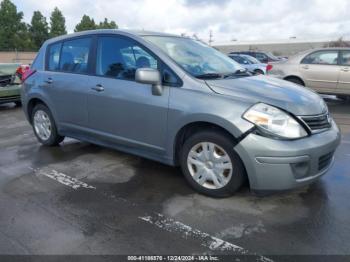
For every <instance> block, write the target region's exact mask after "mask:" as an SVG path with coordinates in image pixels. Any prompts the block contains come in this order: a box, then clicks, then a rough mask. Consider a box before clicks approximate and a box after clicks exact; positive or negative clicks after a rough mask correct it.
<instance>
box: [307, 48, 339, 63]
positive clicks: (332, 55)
mask: <svg viewBox="0 0 350 262" xmlns="http://www.w3.org/2000/svg"><path fill="white" fill-rule="evenodd" d="M301 63H302V64H317V65H336V64H338V51H318V52H314V53H311V54H309V55H307V56H306V57H305V58H304V59H303V60H302V61H301Z"/></svg>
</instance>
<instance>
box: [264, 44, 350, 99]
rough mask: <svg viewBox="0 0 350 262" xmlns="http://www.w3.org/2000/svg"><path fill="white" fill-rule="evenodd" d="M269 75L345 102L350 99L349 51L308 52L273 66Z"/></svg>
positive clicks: (315, 50)
mask: <svg viewBox="0 0 350 262" xmlns="http://www.w3.org/2000/svg"><path fill="white" fill-rule="evenodd" d="M268 74H269V75H271V76H274V77H278V78H281V79H285V80H288V81H291V82H294V83H297V84H299V85H303V86H307V87H310V88H312V89H314V90H315V91H317V92H319V93H325V94H334V95H337V96H338V97H340V98H345V97H346V96H350V48H321V49H313V50H308V51H306V52H302V53H299V54H297V55H295V56H293V57H291V58H289V60H288V61H283V62H280V63H274V65H273V68H272V69H271V71H269V72H268Z"/></svg>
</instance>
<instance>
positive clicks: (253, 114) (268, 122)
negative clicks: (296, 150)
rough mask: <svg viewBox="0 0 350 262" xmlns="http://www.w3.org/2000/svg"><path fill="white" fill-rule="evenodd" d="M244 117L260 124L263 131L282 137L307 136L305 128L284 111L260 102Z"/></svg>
mask: <svg viewBox="0 0 350 262" xmlns="http://www.w3.org/2000/svg"><path fill="white" fill-rule="evenodd" d="M243 118H244V119H246V120H248V121H249V122H252V123H253V124H255V125H256V126H258V127H259V128H260V129H262V131H266V132H267V133H269V134H272V135H277V136H279V137H282V138H288V139H293V138H301V137H304V136H307V133H306V131H305V129H304V128H303V127H302V126H301V125H300V124H299V123H298V122H297V121H296V120H295V119H294V118H293V117H291V116H290V115H288V114H287V113H285V112H284V111H282V110H280V109H278V108H276V107H273V106H270V105H266V104H264V103H258V104H256V105H254V106H252V107H251V108H250V109H249V110H248V111H247V112H246V113H245V114H244V115H243Z"/></svg>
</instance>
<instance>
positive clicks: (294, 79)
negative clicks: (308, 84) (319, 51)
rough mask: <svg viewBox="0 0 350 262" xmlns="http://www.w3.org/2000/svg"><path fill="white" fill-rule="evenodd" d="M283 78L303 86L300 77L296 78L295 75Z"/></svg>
mask: <svg viewBox="0 0 350 262" xmlns="http://www.w3.org/2000/svg"><path fill="white" fill-rule="evenodd" d="M285 80H287V81H289V82H292V83H294V84H298V85H301V86H305V84H304V82H303V81H302V80H301V79H299V78H297V77H287V78H286V79H285Z"/></svg>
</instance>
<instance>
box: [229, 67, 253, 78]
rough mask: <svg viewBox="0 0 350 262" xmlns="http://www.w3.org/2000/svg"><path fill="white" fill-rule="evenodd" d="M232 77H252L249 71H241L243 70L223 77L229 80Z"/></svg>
mask: <svg viewBox="0 0 350 262" xmlns="http://www.w3.org/2000/svg"><path fill="white" fill-rule="evenodd" d="M231 76H233V77H234V76H251V74H250V73H249V72H248V70H247V69H246V70H243V71H242V70H241V69H238V70H236V72H234V73H228V74H224V75H223V77H224V78H228V77H231Z"/></svg>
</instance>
